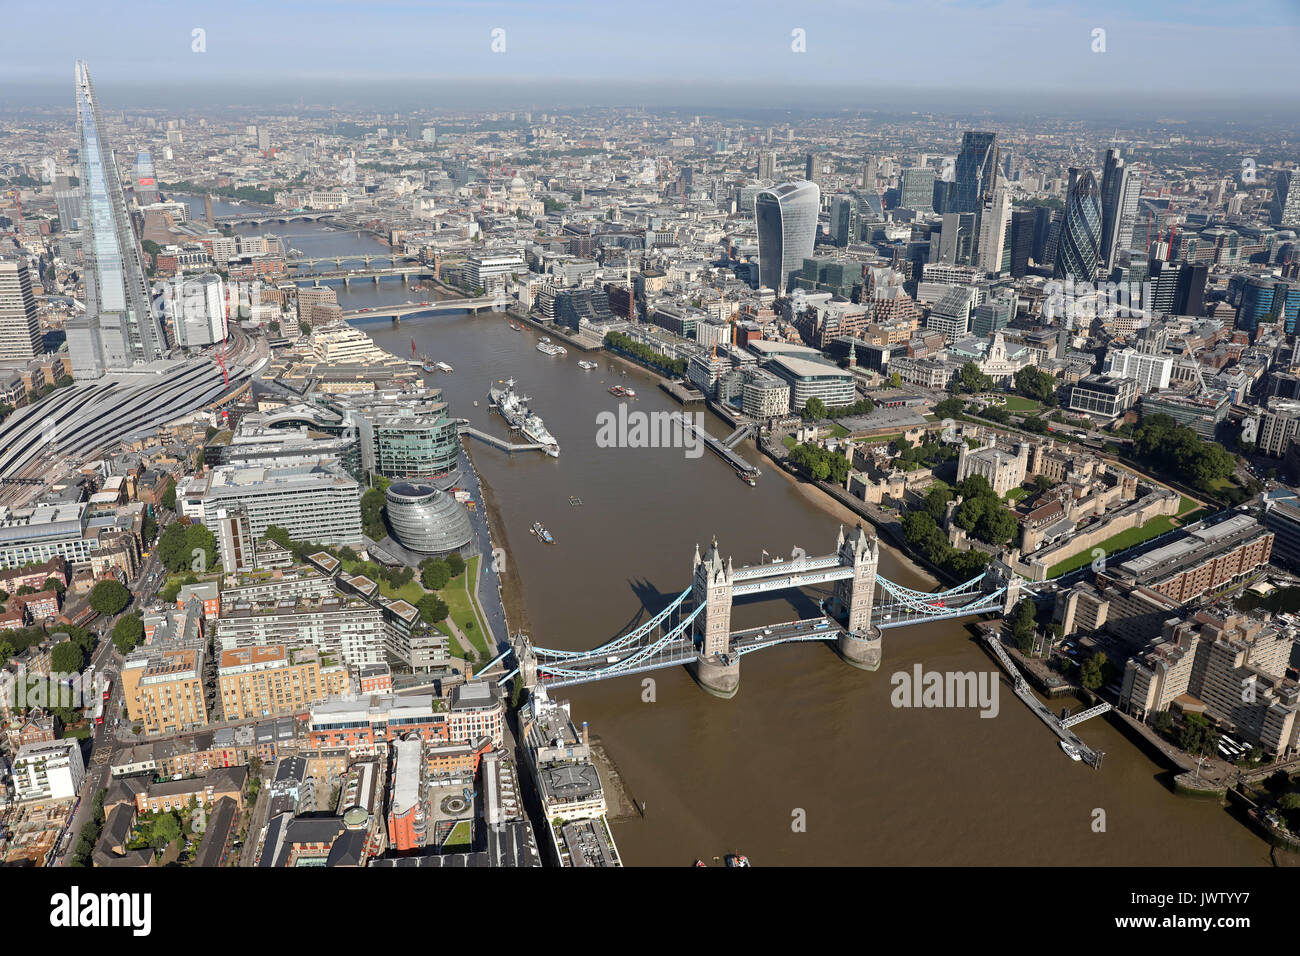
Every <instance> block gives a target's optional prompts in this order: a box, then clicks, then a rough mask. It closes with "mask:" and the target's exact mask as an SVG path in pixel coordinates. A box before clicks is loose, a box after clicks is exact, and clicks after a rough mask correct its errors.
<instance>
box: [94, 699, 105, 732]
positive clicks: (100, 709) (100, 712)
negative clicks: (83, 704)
mask: <svg viewBox="0 0 1300 956" xmlns="http://www.w3.org/2000/svg"><path fill="white" fill-rule="evenodd" d="M95 726H96V727H102V726H104V702H103V701H102V700H101V701H100V702H99V703H97V704H96V705H95Z"/></svg>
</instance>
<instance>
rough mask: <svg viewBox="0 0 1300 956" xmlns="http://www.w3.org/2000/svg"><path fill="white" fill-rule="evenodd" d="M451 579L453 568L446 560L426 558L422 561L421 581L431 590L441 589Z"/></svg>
mask: <svg viewBox="0 0 1300 956" xmlns="http://www.w3.org/2000/svg"><path fill="white" fill-rule="evenodd" d="M450 580H451V569H450V568H449V567H448V566H447V562H446V561H441V560H438V559H436V558H434V559H430V558H426V559H425V560H424V561H421V562H420V583H421V584H423V585H424V586H425V588H427V589H428V590H430V591H439V590H441V589H442V588H445V587H446V586H447V582H448V581H450Z"/></svg>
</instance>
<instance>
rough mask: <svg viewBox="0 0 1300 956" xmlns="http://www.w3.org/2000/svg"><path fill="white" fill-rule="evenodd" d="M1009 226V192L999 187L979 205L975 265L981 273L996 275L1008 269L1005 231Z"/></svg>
mask: <svg viewBox="0 0 1300 956" xmlns="http://www.w3.org/2000/svg"><path fill="white" fill-rule="evenodd" d="M1010 225H1011V191H1010V190H1009V189H1007V188H1006V187H1004V186H999V187H997V188H996V189H994V190H993V192H992V193H991V194H990V195H989V196H988V197H987V198H986V199H985V200H984V201H983V202H982V203H981V205H980V214H979V236H978V245H977V247H976V250H975V256H974V259H975V264H976V265H978V266H979V268H980V270H981V271H983V272H992V273H997V272H1001V271H1002V270H1003V268H1004V266H1005V267H1007V268H1009V267H1010V264H1011V262H1010V256H1009V253H1010V249H1009V247H1008V246H1007V229H1008V228H1009V227H1010Z"/></svg>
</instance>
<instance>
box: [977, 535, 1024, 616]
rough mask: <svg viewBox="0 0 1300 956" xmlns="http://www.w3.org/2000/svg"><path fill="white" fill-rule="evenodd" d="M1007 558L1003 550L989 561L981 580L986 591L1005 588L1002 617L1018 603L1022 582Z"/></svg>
mask: <svg viewBox="0 0 1300 956" xmlns="http://www.w3.org/2000/svg"><path fill="white" fill-rule="evenodd" d="M1008 559H1009V555H1007V553H1006V552H1005V551H1004V552H1002V553H1000V554H999V555H998V556H997V557H996V558H994V559H993V560H992V561H990V562H989V564H988V568H987V569H986V570H985V572H984V582H983V588H984V591H985V592H986V593H990V592H993V591H996V590H997V589H998V588H1001V587H1005V588H1006V589H1007V590H1006V593H1005V594H1004V595H1003V596H1002V614H1003V616H1004V617H1005V616H1006V615H1008V614H1010V613H1011V612H1012V611H1013V610H1014V609H1015V606H1016V605H1017V604H1019V603H1020V590H1021V584H1022V579H1021V577H1020V575H1018V574H1016V572H1015V571H1013V570H1011V566H1010V564H1009V561H1008Z"/></svg>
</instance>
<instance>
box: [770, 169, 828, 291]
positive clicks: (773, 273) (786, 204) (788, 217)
mask: <svg viewBox="0 0 1300 956" xmlns="http://www.w3.org/2000/svg"><path fill="white" fill-rule="evenodd" d="M820 208H821V190H820V189H819V188H818V186H817V184H816V183H814V182H810V181H803V182H793V183H782V184H781V185H780V186H777V187H776V188H775V189H765V190H763V191H762V192H760V193H759V194H758V195H757V196H756V197H755V199H754V212H755V218H756V219H757V223H758V276H759V285H760V286H763V287H766V288H769V289H772V290H774V291H775V292H776V293H777V295H785V294H786V292H788V291H789V289H790V280H791V277H792V276H793V275H794V274H795V273H796V272H798V271H799V270H800V269H802V268H803V260H804V259H806V258H808V257H810V256H811V255H812V252H813V245H814V243H815V242H816V239H817V214H818V211H819V209H820Z"/></svg>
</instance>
